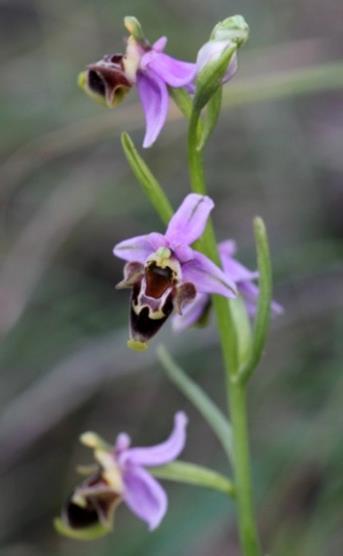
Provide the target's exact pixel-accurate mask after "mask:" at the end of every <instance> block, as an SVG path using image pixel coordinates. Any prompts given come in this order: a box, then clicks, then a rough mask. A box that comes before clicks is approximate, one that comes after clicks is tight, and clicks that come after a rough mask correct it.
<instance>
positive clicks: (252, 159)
mask: <svg viewBox="0 0 343 556" xmlns="http://www.w3.org/2000/svg"><path fill="white" fill-rule="evenodd" d="M127 12H130V14H134V15H136V16H137V17H138V18H139V19H140V20H141V21H142V23H143V25H144V29H145V31H146V34H147V35H148V36H150V37H151V38H152V39H154V38H157V37H158V36H160V35H162V34H167V35H168V37H169V52H170V53H172V54H174V55H175V56H178V57H180V58H184V59H189V60H192V59H194V57H195V55H196V52H197V49H198V48H199V46H200V45H201V44H202V43H203V42H205V40H206V39H207V37H208V35H209V32H210V30H211V28H212V26H213V25H214V24H215V23H216V22H217V21H218V20H219V19H222V18H224V17H226V16H228V15H231V14H234V13H236V12H241V13H242V14H243V15H244V16H245V17H246V19H247V20H248V22H249V23H250V26H251V31H252V33H251V38H250V41H249V43H248V45H247V46H246V47H245V48H244V49H243V50H242V51H241V52H240V56H239V65H240V70H239V73H238V75H237V77H236V78H235V82H234V83H233V84H232V90H231V92H230V86H228V87H227V90H226V99H225V107H224V112H223V115H222V118H221V121H220V124H219V127H218V130H217V131H216V133H215V135H214V137H213V138H212V139H211V141H210V144H209V148H208V152H207V156H206V159H207V176H208V181H209V186H210V191H211V193H212V194H213V196H214V197H215V199H216V201H217V206H216V210H215V214H214V218H215V222H216V225H217V227H218V230H219V234H218V235H219V236H220V237H221V238H222V239H224V238H225V237H233V238H236V239H237V241H238V242H239V245H240V255H241V258H242V260H243V261H244V262H246V263H247V264H249V265H250V266H252V267H253V266H254V265H255V259H254V247H253V234H252V229H251V221H252V218H253V216H255V215H256V214H260V215H261V216H263V218H264V219H265V221H266V222H267V224H268V229H269V233H270V238H271V244H272V253H273V263H274V270H275V272H274V274H275V297H276V298H277V299H278V300H279V301H280V302H281V303H282V304H283V305H284V306H285V308H286V312H285V315H284V316H283V317H281V318H278V319H276V320H275V321H274V323H273V328H272V331H271V335H270V339H269V343H268V349H267V352H266V355H265V358H264V362H263V364H262V365H261V367H260V369H259V372H258V373H257V376H256V377H255V378H254V380H253V382H252V385H251V389H250V422H251V434H252V439H253V446H252V452H253V461H254V475H255V485H256V498H257V503H258V508H259V523H260V527H261V530H262V533H263V538H264V543H265V546H266V547H268V551H269V553H270V554H275V555H276V554H277V555H278V556H322V555H323V554H330V556H341V554H342V544H343V537H342V528H341V527H340V524H339V517H340V516H341V515H342V501H343V484H342V472H341V467H342V466H341V462H342V456H343V448H342V442H341V406H342V398H343V378H342V360H343V347H342V341H341V338H342V335H343V318H342V305H343V287H342V283H343V280H342V278H343V267H342V251H343V249H342V243H341V240H342V234H343V224H342V208H343V193H342V191H343V189H342V181H343V158H342V153H341V145H342V142H343V126H342V123H343V117H342V114H343V110H342V108H343V104H342V88H340V87H339V84H340V83H341V84H342V82H341V79H342V78H341V76H342V74H343V71H342V69H343V65H341V64H340V59H341V58H342V53H343V52H342V40H341V39H342V34H341V33H342V31H341V20H342V17H341V16H342V6H341V2H340V0H333V2H331V3H329V4H328V3H322V2H319V0H298V1H295V0H287V1H285V2H282V3H280V2H276V1H268V0H262V1H260V2H258V3H256V2H253V0H243V2H242V1H241V2H235V1H232V2H230V3H229V4H228V3H227V2H224V0H214V1H212V2H205V1H202V2H195V0H188V2H181V1H179V0H173V1H172V2H171V1H169V0H160V1H157V0H150V1H149V2H148V1H138V0H133V1H131V2H124V1H123V0H117V1H116V2H114V1H113V0H97V2H95V1H94V0H86V1H85V0H84V1H81V0H73V1H72V2H67V1H66V0H61V1H59V2H54V1H52V0H7V1H6V0H2V1H1V2H0V30H1V50H0V58H1V64H2V80H1V81H2V87H1V92H0V101H1V102H0V122H1V129H2V134H1V140H0V156H1V161H2V171H1V187H0V203H1V204H0V210H1V232H2V233H1V243H0V249H1V268H0V308H1V310H0V333H1V339H2V342H1V348H0V364H1V375H0V381H1V386H0V399H1V415H0V445H1V451H0V465H1V477H0V489H1V505H0V543H1V545H0V546H1V548H0V551H1V552H0V553H1V555H3V556H31V555H32V556H40V555H41V556H43V555H46V554H50V555H56V556H57V555H59V556H68V555H73V556H74V555H78V554H83V555H87V554H89V555H90V554H93V553H94V550H96V554H97V556H107V555H110V554H116V555H118V556H136V555H139V556H144V555H147V556H162V555H163V556H174V555H175V554H178V555H180V556H181V555H185V556H186V555H187V556H190V555H193V554H196V555H197V556H210V555H211V556H217V555H218V556H222V554H230V555H231V556H235V555H237V556H238V555H239V549H238V545H237V537H236V532H235V520H234V511H233V507H232V505H231V502H229V501H227V500H226V499H225V498H224V497H223V496H221V495H220V494H217V493H211V492H206V491H200V490H199V491H198V490H196V489H195V488H193V487H186V486H181V485H176V486H173V485H168V491H169V494H170V512H169V513H168V516H167V518H166V519H165V521H164V522H163V524H162V526H161V527H160V528H159V529H158V531H157V532H155V533H153V534H150V533H148V532H147V530H146V528H145V527H144V525H143V524H141V523H140V522H138V521H137V520H136V519H135V518H134V517H133V516H132V515H130V514H129V512H128V511H127V510H126V509H125V508H120V510H119V511H118V516H117V521H116V530H115V533H114V534H113V535H112V536H111V537H109V538H106V539H104V540H102V541H97V543H96V544H95V545H94V544H89V545H84V544H77V543H75V542H73V541H69V540H64V539H62V538H59V537H58V536H57V535H56V534H55V532H54V531H53V529H52V518H53V517H54V516H55V515H56V514H57V513H58V512H59V508H60V506H61V503H62V501H63V499H64V497H65V496H66V495H67V494H68V493H69V491H70V489H71V488H72V486H73V485H74V483H75V480H76V474H75V471H74V467H75V464H76V463H79V462H81V461H82V460H84V458H85V457H86V452H85V451H84V450H83V449H82V448H79V446H78V445H77V438H78V435H79V433H80V432H81V431H83V430H85V429H95V430H97V431H99V433H100V434H101V435H103V436H107V437H108V439H109V440H111V439H113V438H114V437H115V435H116V434H117V432H119V431H121V430H126V431H128V432H129V433H130V434H132V436H133V437H134V439H135V441H136V442H139V443H145V442H146V443H150V442H154V441H158V440H160V439H161V438H163V437H164V436H165V435H166V432H167V431H169V429H170V424H171V420H172V415H173V413H174V412H175V410H177V409H179V408H185V410H186V411H187V412H188V413H189V415H190V418H191V426H190V432H189V440H188V444H187V449H186V452H185V456H184V459H188V460H190V461H194V462H198V463H203V464H207V465H210V466H213V467H214V468H218V469H221V470H224V457H223V454H222V452H221V450H220V447H219V445H218V444H217V441H216V440H215V439H214V438H213V437H212V435H211V433H210V432H209V430H208V428H207V426H206V425H205V424H204V423H203V422H202V420H201V419H200V418H199V416H198V415H197V413H196V411H195V410H193V409H192V408H191V407H189V405H188V404H187V403H186V402H185V400H184V399H183V397H182V396H181V394H179V393H178V392H177V391H176V390H175V388H174V387H173V386H172V385H171V384H169V383H168V382H167V380H166V378H165V376H164V375H163V374H162V372H161V369H160V367H159V365H158V363H157V362H156V358H155V354H154V349H153V347H152V348H151V350H150V351H149V352H148V353H146V354H134V353H130V352H129V351H128V350H127V348H126V336H127V332H126V320H127V304H128V300H127V293H125V292H121V293H120V292H115V291H114V284H115V283H116V282H118V281H119V279H120V275H121V263H120V261H117V260H114V258H113V257H112V255H111V250H112V246H113V244H114V243H115V242H116V241H119V240H120V239H123V238H126V237H129V236H131V235H134V234H141V233H144V232H147V231H150V230H153V229H156V230H159V229H160V224H159V221H158V218H157V217H156V215H154V214H153V211H152V209H151V207H150V206H149V205H148V202H147V201H146V199H145V198H143V196H142V194H141V192H140V191H139V190H138V189H137V187H136V184H135V181H134V179H133V177H132V175H131V174H130V171H129V169H128V168H127V166H126V162H125V159H124V155H123V154H122V152H121V148H120V141H119V133H120V131H122V130H123V129H127V130H130V131H131V132H132V133H133V137H134V138H135V140H136V141H137V142H138V143H140V141H141V139H142V135H143V133H142V132H143V116H142V113H141V110H140V107H139V105H138V104H137V98H136V97H135V94H134V93H131V94H130V97H129V98H128V99H127V101H126V103H125V104H124V105H123V106H121V107H120V108H118V109H117V110H115V111H113V112H108V111H105V110H104V109H102V108H100V107H99V106H97V105H94V104H92V103H91V102H90V101H89V99H88V98H86V97H85V96H84V95H83V94H82V93H81V92H80V91H79V90H78V89H77V87H76V85H75V80H76V75H77V73H78V72H79V71H80V69H82V68H83V67H84V66H85V65H86V64H87V63H89V62H91V61H94V60H97V59H99V58H100V57H101V56H102V55H103V53H105V52H109V51H117V50H120V49H121V46H122V44H123V42H122V41H123V37H124V36H125V32H124V29H123V27H122V18H123V16H124V15H126V14H127ZM308 72H309V73H308ZM299 79H300V86H299ZM275 83H276V86H275ZM304 83H305V85H304ZM270 84H272V86H270ZM299 93H302V94H299ZM230 95H231V96H230ZM230 105H232V109H231V110H230ZM144 156H145V158H146V160H147V162H148V163H149V164H150V165H151V166H152V168H153V170H154V172H155V174H156V175H157V176H158V177H159V179H160V181H161V183H163V184H164V185H165V187H166V188H167V189H168V194H169V195H170V197H171V199H172V201H173V202H174V204H175V205H177V204H178V203H179V202H180V200H181V199H182V197H183V196H184V195H185V193H186V191H187V187H188V185H187V170H186V157H185V124H184V122H182V120H181V119H180V118H179V117H178V115H177V112H176V110H172V111H171V121H170V123H169V125H168V126H167V128H166V129H165V131H164V132H163V134H162V136H161V139H160V141H159V142H158V144H157V145H156V146H154V147H153V148H152V149H151V150H149V151H147V152H145V153H144ZM165 328H166V329H165V330H164V331H163V332H162V333H161V337H162V339H163V341H165V342H166V343H167V345H169V346H170V347H171V348H172V350H173V352H174V354H175V356H176V358H177V359H178V360H180V359H181V361H182V364H183V366H184V367H185V368H187V369H188V371H189V373H191V374H192V376H193V377H194V378H195V379H196V380H198V381H199V383H200V384H202V385H203V386H204V387H205V388H206V389H208V391H209V392H210V394H211V395H212V397H213V398H214V399H216V400H217V401H218V403H219V404H220V405H222V406H223V405H224V400H223V399H222V398H223V393H222V380H223V377H222V373H221V361H220V355H219V352H218V349H217V348H218V346H217V342H216V338H215V331H214V329H212V327H211V326H210V327H209V328H207V329H204V330H201V331H192V332H190V333H189V334H188V335H183V336H182V337H173V336H172V335H171V333H170V330H169V328H168V326H166V327H165ZM156 343H157V342H155V344H156Z"/></svg>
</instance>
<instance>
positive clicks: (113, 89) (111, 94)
mask: <svg viewBox="0 0 343 556" xmlns="http://www.w3.org/2000/svg"><path fill="white" fill-rule="evenodd" d="M123 57H124V56H123V55H122V54H107V55H106V56H104V58H103V59H102V60H100V61H99V62H96V63H95V64H90V65H89V66H88V71H87V86H88V88H89V90H90V91H91V92H92V93H94V94H95V95H98V96H100V97H102V98H103V99H104V100H105V101H106V104H107V105H108V106H110V107H112V106H115V105H116V104H117V103H118V102H120V100H122V97H123V96H124V95H125V94H126V93H127V92H128V90H129V89H130V88H131V86H132V83H131V82H130V81H129V79H128V78H127V76H126V74H125V70H124V66H123Z"/></svg>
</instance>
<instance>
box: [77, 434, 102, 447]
mask: <svg viewBox="0 0 343 556" xmlns="http://www.w3.org/2000/svg"><path fill="white" fill-rule="evenodd" d="M80 442H81V444H83V445H84V446H87V448H92V449H93V450H107V449H108V445H107V443H106V442H105V441H104V440H103V439H102V438H101V437H100V436H99V435H98V434H96V433H95V432H91V431H87V432H84V433H82V434H81V435H80Z"/></svg>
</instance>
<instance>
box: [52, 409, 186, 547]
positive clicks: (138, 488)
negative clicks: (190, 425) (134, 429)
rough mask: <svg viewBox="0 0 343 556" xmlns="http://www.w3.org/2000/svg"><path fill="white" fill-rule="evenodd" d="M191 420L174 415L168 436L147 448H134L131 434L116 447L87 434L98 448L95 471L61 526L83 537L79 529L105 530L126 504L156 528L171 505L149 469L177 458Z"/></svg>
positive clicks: (72, 501) (73, 498)
mask: <svg viewBox="0 0 343 556" xmlns="http://www.w3.org/2000/svg"><path fill="white" fill-rule="evenodd" d="M187 422H188V419H187V417H186V415H185V413H183V412H182V411H179V412H178V413H176V415H175V417H174V428H173V430H172V433H171V435H170V436H169V438H168V439H167V440H166V441H165V442H162V443H161V444H157V445H156V446H151V447H148V448H143V447H142V448H137V447H133V448H132V447H131V439H130V437H129V436H128V435H127V434H126V433H121V434H119V435H118V436H117V439H116V441H115V444H114V446H113V447H112V448H111V447H110V446H108V445H107V444H106V443H105V442H104V441H103V440H102V439H101V438H100V437H98V436H97V435H96V434H94V433H85V434H83V435H82V436H81V441H82V442H83V443H84V444H85V445H86V446H88V447H90V448H92V449H93V450H94V457H95V460H96V466H95V469H94V472H93V473H92V474H91V475H90V476H89V477H88V478H87V479H86V480H85V481H84V482H83V483H82V484H81V485H80V486H78V487H77V488H76V489H75V490H74V492H73V493H72V495H71V497H70V498H69V500H68V502H67V504H66V506H65V508H64V510H63V512H62V515H61V518H60V519H57V520H56V525H57V527H58V529H59V530H60V531H61V532H62V533H65V534H67V535H70V536H77V535H78V533H79V535H78V536H79V537H80V538H81V535H80V533H81V534H82V532H87V530H89V529H90V528H94V527H95V526H97V525H101V526H102V529H100V530H101V531H102V534H104V533H106V532H108V531H109V530H111V527H112V522H113V514H114V510H115V509H116V508H117V506H118V505H119V504H120V503H121V502H124V503H125V504H126V505H127V507H128V508H129V509H130V510H131V511H132V512H133V513H134V514H135V515H136V516H137V517H138V518H139V519H142V520H143V521H145V522H146V523H147V525H148V527H149V529H150V530H151V531H152V530H153V529H156V527H158V526H159V524H160V523H161V521H162V519H163V517H164V516H165V514H166V512H167V509H168V498H167V494H166V492H165V490H164V489H163V487H162V486H161V485H160V483H159V482H158V481H157V480H156V479H155V478H154V477H153V476H152V475H151V473H149V471H147V469H146V468H150V467H152V468H153V467H157V466H160V465H165V464H167V463H170V462H172V461H174V460H175V459H176V458H177V457H178V456H179V454H180V453H181V452H182V450H183V448H184V445H185V442H186V427H187Z"/></svg>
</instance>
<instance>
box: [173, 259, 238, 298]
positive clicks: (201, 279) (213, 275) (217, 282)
mask: <svg viewBox="0 0 343 556" xmlns="http://www.w3.org/2000/svg"><path fill="white" fill-rule="evenodd" d="M182 280H183V281H184V282H191V283H192V284H194V285H195V287H196V289H197V291H198V292H200V293H217V294H219V295H223V296H224V297H231V298H234V297H236V295H237V288H236V286H235V283H234V282H233V281H232V280H231V279H230V277H228V276H227V275H226V274H225V273H224V272H223V271H222V270H221V269H220V268H218V267H217V266H216V265H215V264H214V262H212V261H211V260H210V259H209V258H207V257H205V255H203V254H202V253H198V252H197V251H194V259H193V260H192V261H190V262H188V263H185V264H183V265H182Z"/></svg>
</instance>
